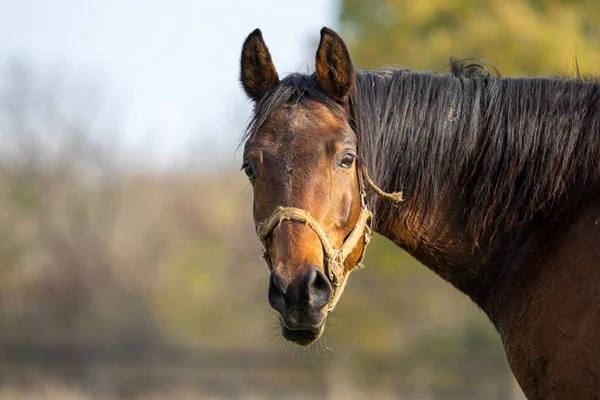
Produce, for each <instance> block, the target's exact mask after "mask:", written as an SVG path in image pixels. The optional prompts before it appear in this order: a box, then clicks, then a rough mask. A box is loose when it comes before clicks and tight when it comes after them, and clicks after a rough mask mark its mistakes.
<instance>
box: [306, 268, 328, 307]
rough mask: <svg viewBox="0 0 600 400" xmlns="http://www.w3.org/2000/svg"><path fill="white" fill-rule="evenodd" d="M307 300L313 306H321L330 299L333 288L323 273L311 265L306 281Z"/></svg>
mask: <svg viewBox="0 0 600 400" xmlns="http://www.w3.org/2000/svg"><path fill="white" fill-rule="evenodd" d="M307 293H308V301H309V302H310V304H311V305H312V306H313V307H315V308H323V307H325V306H326V305H327V304H329V301H330V300H331V296H332V294H333V289H332V287H331V283H330V282H329V279H327V277H326V276H325V273H323V271H321V269H320V268H318V267H313V270H312V271H311V272H310V274H309V278H308V281H307Z"/></svg>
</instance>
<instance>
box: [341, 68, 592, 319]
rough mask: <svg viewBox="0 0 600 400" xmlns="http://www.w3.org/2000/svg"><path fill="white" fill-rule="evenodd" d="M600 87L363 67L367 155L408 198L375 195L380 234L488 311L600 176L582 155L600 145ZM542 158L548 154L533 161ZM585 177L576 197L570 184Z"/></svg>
mask: <svg viewBox="0 0 600 400" xmlns="http://www.w3.org/2000/svg"><path fill="white" fill-rule="evenodd" d="M569 85H570V86H569ZM532 91H533V92H534V95H532V96H531V97H527V94H528V93H530V92H532ZM599 92H600V91H599V90H598V85H591V84H585V83H583V82H572V83H565V82H564V81H556V82H554V81H550V80H546V81H543V80H542V81H540V80H538V81H534V80H530V81H528V80H520V81H518V80H515V81H510V82H509V81H502V80H500V79H495V78H480V79H466V78H458V77H454V76H439V75H431V74H414V73H408V72H406V71H394V72H389V71H387V72H385V73H372V72H371V73H361V74H359V76H358V79H357V85H356V89H355V91H354V93H353V96H354V98H353V99H351V100H352V103H353V110H352V111H353V116H354V121H355V124H356V126H355V129H356V130H357V135H358V136H359V143H360V151H361V153H362V155H363V157H364V159H365V163H366V165H367V167H368V170H369V171H370V173H371V176H372V178H373V179H374V180H375V182H376V183H377V184H378V185H380V186H381V188H382V189H383V190H385V191H388V192H392V191H398V190H402V191H403V192H404V194H405V197H406V199H407V200H406V201H405V203H401V204H400V205H399V206H397V207H396V206H394V205H391V204H390V203H389V202H386V201H385V200H383V199H380V198H377V197H376V195H375V194H372V195H371V197H370V199H369V200H370V202H371V205H372V207H373V210H374V215H375V221H374V226H375V229H376V231H378V232H379V233H381V234H382V235H384V236H386V237H388V238H389V239H391V240H392V241H394V242H395V243H396V244H398V245H399V246H400V247H402V248H404V249H405V250H407V251H408V252H409V253H410V254H412V255H413V256H415V257H416V258H417V259H419V260H420V261H421V262H422V263H423V264H425V265H426V266H428V267H429V268H430V269H432V270H433V271H434V272H436V273H437V274H438V275H440V276H442V277H443V278H444V279H446V280H448V281H450V282H451V283H452V284H454V285H455V286H456V287H457V288H459V289H460V290H461V291H463V292H464V293H466V294H467V295H469V296H470V297H471V298H472V299H473V300H474V301H475V302H476V303H478V304H479V305H480V306H482V308H484V307H485V306H484V303H486V302H487V299H488V298H489V297H490V293H491V292H490V286H491V285H493V283H491V282H492V281H493V280H494V279H496V278H497V275H498V274H502V275H504V276H509V275H511V274H512V272H511V271H509V269H510V268H513V269H518V268H521V267H520V264H521V263H523V262H525V261H524V260H526V259H527V254H526V253H527V251H526V250H527V249H534V248H537V247H539V246H538V244H539V242H540V241H542V239H541V238H543V237H544V235H545V232H546V231H547V230H548V228H549V227H551V226H552V224H554V223H557V221H561V220H562V216H563V215H564V214H565V213H566V212H567V211H568V210H569V209H570V208H571V207H570V205H572V204H574V203H576V202H577V201H578V200H577V199H579V198H580V197H582V196H583V195H585V193H584V192H585V190H582V191H581V192H577V190H575V188H576V187H579V188H585V187H587V186H589V184H590V182H592V181H593V182H596V183H597V181H598V176H599V175H600V171H598V166H597V165H596V167H595V169H594V170H593V171H589V170H587V169H586V168H587V167H586V166H585V165H584V164H585V162H582V161H581V160H577V159H576V157H577V154H576V153H577V152H579V157H580V158H586V157H589V156H590V155H593V154H597V152H598V151H600V145H598V142H599V141H598V140H597V138H593V137H592V135H590V134H588V135H587V136H584V135H585V133H586V130H587V131H589V130H590V129H592V128H593V127H596V129H597V127H598V126H600V114H599V113H598V112H597V111H596V112H595V113H594V112H592V111H590V110H594V109H596V110H598V109H599V108H598V105H600V100H599V94H598V93H599ZM557 94H558V95H559V96H557ZM519 99H521V100H519ZM548 103H551V104H548ZM564 103H567V104H574V107H575V108H573V107H571V108H569V107H566V108H561V107H560V106H561V105H563V104H564ZM519 107H522V108H523V109H525V112H524V114H522V115H520V116H517V117H516V118H514V120H513V119H511V118H512V114H511V113H515V111H518V109H519ZM542 107H547V108H549V109H550V110H546V109H542ZM552 107H554V108H552ZM586 107H587V109H585V110H583V111H581V110H580V108H581V109H584V108H586ZM579 114H583V115H585V118H584V119H585V120H586V122H585V123H583V122H580V120H577V119H576V118H575V117H577V115H579ZM579 117H581V115H579ZM582 118H583V117H582ZM596 134H597V132H596ZM519 135H523V136H519ZM526 135H530V136H526ZM536 135H537V136H536ZM543 140H546V141H547V143H542V141H543ZM536 141H537V143H536ZM575 144H577V146H575ZM523 146H524V147H523ZM527 146H529V147H527ZM536 146H538V147H536ZM542 146H546V147H542ZM538 153H540V154H542V155H543V156H544V157H546V158H548V159H544V158H535V159H533V160H531V159H528V157H533V156H534V155H535V154H538ZM587 159H588V160H591V158H587ZM578 175H581V176H585V178H582V179H583V180H581V179H580V180H579V181H578V182H576V183H575V184H574V185H573V186H572V189H573V190H574V192H573V193H570V196H569V198H570V200H569V201H570V204H567V203H568V202H567V203H565V200H564V199H565V196H564V187H565V186H564V185H568V184H569V182H566V181H565V180H567V181H568V180H571V179H575V177H576V176H578ZM577 179H579V178H577ZM561 180H562V181H563V182H561ZM539 182H542V183H541V184H540V183H539ZM519 184H521V185H523V186H522V187H517V185H519ZM561 185H563V186H562V187H561ZM521 189H523V190H524V193H525V195H526V196H529V197H528V198H520V197H519V196H522V195H523V193H522V192H519V190H521ZM559 200H560V201H559ZM545 201H548V202H549V204H555V203H556V204H558V205H556V206H554V208H553V215H552V217H548V216H547V215H540V211H543V210H544V209H545V208H544V202H545ZM546 210H547V208H546ZM544 218H545V219H544ZM508 258H511V259H512V261H511V262H510V263H508V262H506V260H507V259H508Z"/></svg>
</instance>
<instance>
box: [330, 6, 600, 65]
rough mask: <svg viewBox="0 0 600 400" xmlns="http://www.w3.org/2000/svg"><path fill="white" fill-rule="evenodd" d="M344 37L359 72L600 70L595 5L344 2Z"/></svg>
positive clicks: (599, 11) (598, 15)
mask: <svg viewBox="0 0 600 400" xmlns="http://www.w3.org/2000/svg"><path fill="white" fill-rule="evenodd" d="M341 20H342V33H343V34H344V37H345V38H347V40H348V43H349V46H350V50H351V53H352V56H353V58H354V60H355V62H356V64H357V66H358V67H360V68H364V69H374V68H381V67H390V66H398V67H406V68H411V69H421V70H422V69H425V70H442V69H444V68H445V67H446V66H447V65H448V60H449V57H453V58H459V59H460V58H467V57H476V58H482V59H485V60H486V61H488V62H491V63H492V64H493V65H495V66H496V67H497V68H498V69H499V70H500V72H501V74H502V75H503V76H509V75H527V76H532V75H559V74H571V75H572V74H574V73H576V71H575V70H574V69H575V68H576V66H575V60H577V63H578V65H579V68H580V69H581V71H580V72H581V74H582V75H588V74H596V75H597V74H598V73H599V72H600V3H598V2H597V1H595V0H581V1H570V0H491V1H479V0H415V1H404V0H374V1H361V0H343V1H342V13H341Z"/></svg>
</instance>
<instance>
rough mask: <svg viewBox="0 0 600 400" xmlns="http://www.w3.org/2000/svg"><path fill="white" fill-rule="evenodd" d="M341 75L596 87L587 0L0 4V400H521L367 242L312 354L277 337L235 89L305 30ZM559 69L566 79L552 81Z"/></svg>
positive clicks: (295, 60) (424, 281)
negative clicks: (342, 65) (335, 36)
mask: <svg viewBox="0 0 600 400" xmlns="http://www.w3.org/2000/svg"><path fill="white" fill-rule="evenodd" d="M325 25H326V26H330V27H332V28H334V29H336V30H338V31H339V32H340V33H341V34H342V36H343V37H344V38H345V39H346V40H347V43H348V45H349V47H350V49H351V53H352V56H353V58H354V61H355V64H356V65H357V66H358V67H359V68H362V69H372V68H379V67H388V66H402V67H408V68H412V69H419V70H431V71H436V72H445V71H448V61H449V58H450V57H454V58H464V57H478V58H483V59H486V60H488V61H489V62H491V63H493V64H494V65H495V66H496V67H497V68H498V69H499V70H500V72H501V73H502V75H503V76H512V75H525V76H533V75H564V74H566V75H573V74H574V73H576V72H577V69H578V70H579V72H580V73H581V74H582V75H593V74H598V73H600V6H599V5H598V3H597V2H596V1H594V0H587V1H586V0H581V1H577V2H574V1H568V0H491V1H488V2H481V1H478V0H443V1H441V0H414V1H410V2H409V1H402V0H374V1H369V2H367V1H361V0H304V1H302V2H281V1H268V0H253V1H251V2H250V1H242V0H239V1H232V0H230V1H226V0H223V1H220V2H218V1H208V0H203V1H200V2H198V1H192V0H170V1H168V2H167V1H142V0H128V1H117V0H104V1H76V0H54V1H52V2H50V1H41V0H37V1H36V0H21V1H19V2H15V1H8V0H0V37H1V38H2V39H1V40H0V135H1V136H0V137H1V145H0V399H16V400H21V399H67V400H68V399H86V400H87V399H167V400H169V399H367V398H378V399H395V398H400V399H520V398H522V394H521V392H520V390H519V389H518V386H517V385H516V384H515V383H514V380H513V378H512V375H511V373H510V371H509V369H508V366H507V363H506V361H505V357H504V353H503V349H502V346H501V343H500V340H499V338H498V335H497V334H496V333H495V331H494V330H493V328H492V326H491V324H490V323H489V322H488V321H487V319H486V317H485V316H484V315H483V313H482V312H481V311H480V310H478V309H477V307H476V306H474V305H473V304H472V303H471V302H470V301H469V300H468V299H467V298H466V297H465V296H463V295H461V294H460V293H458V292H457V291H456V290H455V289H453V288H452V287H450V285H448V284H446V283H445V282H443V281H442V280H441V279H440V278H438V277H437V276H435V275H434V274H433V273H432V272H430V271H428V270H427V269H426V268H425V267H423V266H421V265H418V263H416V262H415V261H414V260H412V259H411V258H410V257H409V256H407V255H406V254H405V253H403V252H402V251H401V250H399V249H398V248H396V247H395V246H394V245H392V244H390V243H389V242H388V241H387V240H386V239H384V238H382V237H375V238H374V240H373V243H372V245H371V247H370V248H369V251H368V254H367V258H366V260H365V264H366V265H367V268H366V269H364V270H361V271H359V272H356V273H355V274H353V275H352V277H351V279H350V282H349V286H348V288H347V290H346V292H345V294H344V296H343V298H342V300H341V302H340V304H339V306H338V307H337V309H336V311H335V313H334V315H332V317H331V318H330V321H331V322H330V323H329V325H328V328H327V332H326V334H325V337H324V338H323V339H321V341H320V342H319V343H318V344H317V345H314V346H311V347H309V348H300V347H296V346H293V345H291V344H289V343H287V342H284V341H283V339H281V338H280V337H279V332H278V328H277V322H276V317H275V315H274V313H273V312H272V311H271V310H270V309H269V306H268V303H267V296H266V293H267V269H266V267H265V266H264V265H263V263H262V262H261V261H260V260H259V256H260V244H259V242H258V240H257V238H256V236H255V234H254V228H253V223H252V217H251V203H252V195H251V190H250V189H249V185H248V183H247V182H246V180H245V179H244V177H243V174H242V173H240V172H239V171H238V170H239V166H240V164H241V151H239V150H238V144H239V142H238V138H239V136H240V134H241V132H242V131H243V129H244V127H245V124H246V122H247V120H248V117H249V115H250V112H251V105H250V104H249V103H248V101H247V100H246V99H245V98H244V96H243V94H242V91H241V89H240V87H239V84H238V82H237V73H238V56H239V52H240V49H241V44H242V42H243V40H244V38H245V37H246V35H247V34H248V33H249V32H250V31H252V30H253V29H254V28H256V27H260V28H261V29H262V31H263V35H264V37H265V40H266V42H267V44H268V45H269V48H270V50H271V53H272V55H273V59H274V62H275V64H276V66H277V68H278V71H279V73H280V75H284V74H285V73H289V72H297V71H299V72H311V71H312V70H313V63H314V52H315V50H316V45H317V43H318V39H319V30H320V28H321V27H322V26H325ZM575 60H576V61H575Z"/></svg>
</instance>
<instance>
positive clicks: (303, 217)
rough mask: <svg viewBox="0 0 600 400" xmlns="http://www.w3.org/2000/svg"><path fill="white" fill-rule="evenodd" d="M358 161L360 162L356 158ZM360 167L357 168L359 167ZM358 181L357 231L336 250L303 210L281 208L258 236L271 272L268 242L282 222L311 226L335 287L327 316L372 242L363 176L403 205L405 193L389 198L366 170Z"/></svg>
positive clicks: (277, 209)
mask: <svg viewBox="0 0 600 400" xmlns="http://www.w3.org/2000/svg"><path fill="white" fill-rule="evenodd" d="M357 161H358V158H357ZM357 166H358V164H357ZM356 174H357V177H358V186H359V190H360V215H359V216H358V220H357V221H356V223H355V224H354V228H352V231H351V232H350V234H349V235H348V236H347V237H346V240H344V242H343V243H342V245H341V246H340V247H339V248H338V249H336V248H335V247H333V245H332V244H331V242H330V241H329V239H328V238H327V235H325V232H324V231H323V228H321V224H319V222H318V221H317V220H316V219H315V218H314V217H313V216H312V215H310V213H309V212H308V211H306V210H302V209H300V208H294V207H282V206H279V207H277V208H276V209H275V211H274V212H273V214H271V216H270V217H268V218H267V219H265V220H264V221H262V222H261V223H260V224H259V225H258V227H257V229H256V233H257V235H258V238H259V239H260V241H261V242H262V244H263V256H262V258H263V259H264V260H265V262H266V264H267V267H268V268H269V271H272V270H273V265H272V264H271V258H270V256H269V252H268V239H269V237H270V236H271V233H272V232H273V229H275V227H276V226H277V225H279V224H280V223H281V222H283V221H297V222H302V223H304V224H306V225H308V226H309V227H310V228H311V229H312V230H313V231H314V232H315V233H316V234H317V237H318V238H319V240H320V241H321V246H322V247H323V254H324V257H323V258H324V266H323V267H324V269H325V275H326V276H327V278H328V279H329V281H330V282H331V284H332V287H333V296H332V298H331V301H330V302H329V305H328V308H327V312H331V311H332V310H333V309H334V307H335V305H336V304H337V302H338V300H339V299H340V297H341V295H342V292H343V291H344V287H345V286H346V282H347V281H348V276H349V275H350V272H352V271H353V270H354V269H356V268H357V267H359V266H362V264H361V262H362V260H363V258H364V256H365V251H366V250H367V245H368V244H369V242H370V241H371V220H372V218H373V214H372V213H371V211H370V210H369V205H368V203H367V193H366V190H365V184H364V181H363V174H364V176H365V177H366V179H367V182H368V183H369V185H370V186H371V187H372V188H373V189H374V190H375V191H376V192H377V194H379V195H380V196H382V197H384V198H388V199H390V200H392V201H394V202H400V201H402V200H403V199H402V192H397V193H392V194H388V193H385V192H383V191H382V190H381V189H379V188H378V187H377V186H376V185H375V184H374V183H373V181H372V180H371V178H369V175H368V174H367V171H366V168H364V166H363V168H357V173H356ZM361 239H362V241H363V249H362V252H361V255H360V257H359V259H358V261H357V262H356V264H355V265H354V266H353V267H352V269H350V270H349V271H348V273H347V274H344V262H345V261H346V258H348V256H349V255H350V254H351V253H352V251H353V250H354V248H355V247H356V246H357V245H358V243H359V241H360V240H361Z"/></svg>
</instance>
